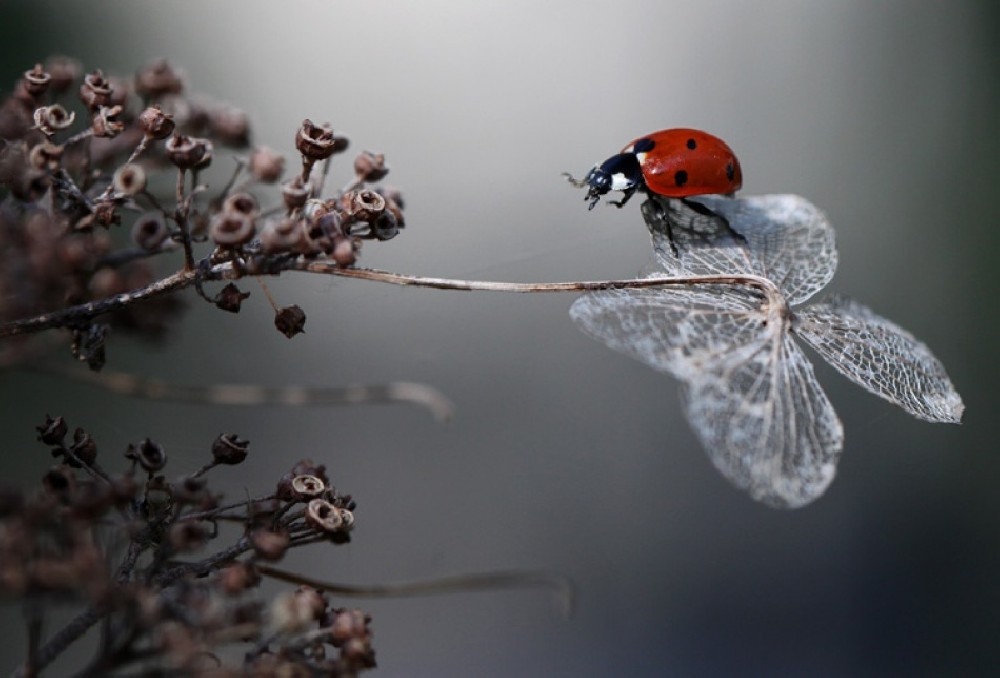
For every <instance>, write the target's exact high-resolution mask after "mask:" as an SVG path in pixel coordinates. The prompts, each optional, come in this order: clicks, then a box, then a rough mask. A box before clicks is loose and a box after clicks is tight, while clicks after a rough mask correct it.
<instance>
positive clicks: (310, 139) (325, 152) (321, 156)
mask: <svg viewBox="0 0 1000 678" xmlns="http://www.w3.org/2000/svg"><path fill="white" fill-rule="evenodd" d="M347 146H348V141H347V138H346V137H338V136H336V135H335V134H334V133H333V128H332V127H330V125H329V123H327V124H326V125H322V126H321V125H314V124H313V122H312V121H311V120H309V119H306V120H303V121H302V126H301V127H299V129H298V131H297V132H296V133H295V148H296V149H297V150H298V152H299V153H301V154H302V157H303V158H305V159H309V160H325V159H326V158H329V157H330V156H331V155H333V154H334V153H339V152H341V151H344V150H346V149H347Z"/></svg>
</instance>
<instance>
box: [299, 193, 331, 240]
mask: <svg viewBox="0 0 1000 678" xmlns="http://www.w3.org/2000/svg"><path fill="white" fill-rule="evenodd" d="M334 209H336V205H333V206H331V205H330V204H329V203H327V201H326V200H321V199H319V198H310V199H309V200H306V203H305V205H303V206H302V216H304V217H305V218H306V219H307V220H308V221H309V223H310V224H315V223H316V222H317V221H319V220H320V219H321V218H322V217H323V216H325V215H326V214H329V213H330V212H331V211H332V210H334ZM310 235H311V234H310Z"/></svg>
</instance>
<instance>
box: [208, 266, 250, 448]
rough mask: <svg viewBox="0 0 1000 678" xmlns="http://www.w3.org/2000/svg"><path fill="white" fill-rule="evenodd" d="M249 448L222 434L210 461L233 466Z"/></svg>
mask: <svg viewBox="0 0 1000 678" xmlns="http://www.w3.org/2000/svg"><path fill="white" fill-rule="evenodd" d="M230 284H232V283H230ZM249 446H250V441H249V440H243V439H241V438H240V437H239V436H237V435H236V434H235V433H223V434H221V435H220V436H219V437H218V438H216V439H215V441H214V442H213V443H212V459H213V460H215V463H216V464H226V465H228V466H235V465H236V464H239V463H242V461H243V460H244V459H246V458H247V448H248V447H249Z"/></svg>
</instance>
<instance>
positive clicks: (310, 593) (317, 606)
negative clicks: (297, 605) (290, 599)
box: [295, 584, 326, 621]
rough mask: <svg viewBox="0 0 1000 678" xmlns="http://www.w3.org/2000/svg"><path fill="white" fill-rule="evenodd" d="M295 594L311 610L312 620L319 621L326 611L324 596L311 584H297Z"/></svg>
mask: <svg viewBox="0 0 1000 678" xmlns="http://www.w3.org/2000/svg"><path fill="white" fill-rule="evenodd" d="M295 595H296V596H298V597H299V599H300V600H301V601H302V602H303V603H305V604H306V605H307V606H308V607H309V609H310V610H312V617H313V621H319V620H320V619H322V618H323V616H324V614H323V613H324V612H326V597H325V596H324V595H323V594H322V593H320V592H319V591H317V590H316V589H314V588H313V587H311V586H307V585H305V584H303V585H301V586H299V588H298V589H297V590H296V591H295Z"/></svg>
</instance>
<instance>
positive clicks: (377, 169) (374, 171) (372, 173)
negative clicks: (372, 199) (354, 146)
mask: <svg viewBox="0 0 1000 678" xmlns="http://www.w3.org/2000/svg"><path fill="white" fill-rule="evenodd" d="M354 173H355V174H356V175H357V176H358V180H359V181H365V182H373V181H381V180H382V179H384V178H385V175H387V174H388V173H389V168H388V167H386V164H385V155H383V154H382V153H377V154H376V153H372V152H371V151H362V152H361V153H360V154H358V157H356V158H355V159H354Z"/></svg>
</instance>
